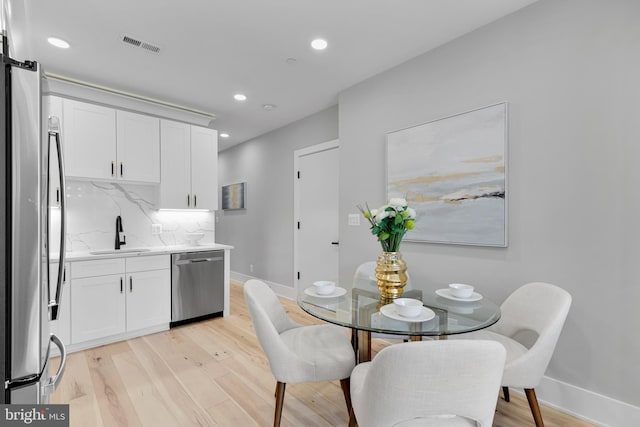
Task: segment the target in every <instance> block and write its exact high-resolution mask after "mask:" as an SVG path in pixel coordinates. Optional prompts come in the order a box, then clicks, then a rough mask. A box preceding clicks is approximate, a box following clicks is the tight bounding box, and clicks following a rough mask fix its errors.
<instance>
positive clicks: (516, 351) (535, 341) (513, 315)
mask: <svg viewBox="0 0 640 427" xmlns="http://www.w3.org/2000/svg"><path fill="white" fill-rule="evenodd" d="M570 306H571V295H570V294H569V293H568V292H567V291H565V290H564V289H562V288H559V287H558V286H555V285H552V284H549V283H543V282H533V283H528V284H526V285H524V286H522V287H520V288H518V289H516V290H515V291H514V292H513V293H512V294H511V295H509V297H507V299H506V300H505V301H504V302H503V303H502V305H501V306H500V310H501V311H502V317H500V320H499V321H498V322H497V323H496V324H495V325H493V326H491V327H489V328H487V329H485V330H482V331H477V332H472V333H470V334H463V335H459V336H457V337H456V338H458V339H460V338H462V339H469V338H472V339H480V340H493V341H497V342H499V343H501V344H502V345H503V346H504V347H505V349H506V350H507V361H506V365H505V368H504V376H503V378H502V389H503V392H504V399H505V400H506V401H507V402H508V401H509V387H517V388H523V389H524V391H525V394H526V396H527V401H528V402H529V407H530V408H531V413H532V415H533V419H534V421H535V423H536V426H537V427H543V426H544V422H543V421H542V413H541V412H540V406H539V405H538V399H537V397H536V392H535V388H536V387H537V386H538V384H540V380H541V379H542V376H543V375H544V373H545V371H546V370H547V366H548V365H549V361H550V360H551V356H552V355H553V352H554V350H555V347H556V343H557V342H558V337H559V336H560V332H561V331H562V327H563V326H564V322H565V319H566V318H567V314H568V313H569V307H570Z"/></svg>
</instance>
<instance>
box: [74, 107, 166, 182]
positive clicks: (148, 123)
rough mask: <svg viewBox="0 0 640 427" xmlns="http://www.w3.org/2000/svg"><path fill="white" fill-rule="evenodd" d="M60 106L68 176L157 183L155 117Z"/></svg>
mask: <svg viewBox="0 0 640 427" xmlns="http://www.w3.org/2000/svg"><path fill="white" fill-rule="evenodd" d="M62 107H63V109H62V116H63V138H64V140H63V143H64V147H65V162H66V164H65V169H66V173H67V176H68V177H71V178H86V179H96V180H109V181H114V180H116V181H127V182H136V183H151V184H157V183H159V182H160V120H159V119H158V118H156V117H151V116H146V115H143V114H137V113H131V112H128V111H120V110H115V109H113V108H108V107H103V106H99V105H94V104H88V103H85V102H80V101H74V100H70V99H63V100H62Z"/></svg>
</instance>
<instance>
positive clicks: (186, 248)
mask: <svg viewBox="0 0 640 427" xmlns="http://www.w3.org/2000/svg"><path fill="white" fill-rule="evenodd" d="M131 249H144V252H126V251H130V250H131ZM147 249H148V250H147ZM230 249H233V246H229V245H222V244H219V243H201V244H199V245H187V244H182V245H174V246H155V247H145V248H142V247H140V248H127V247H123V248H122V250H123V252H117V251H114V252H112V253H106V254H99V255H94V254H92V253H91V252H94V251H75V252H67V253H66V255H65V258H66V261H86V260H94V259H105V258H123V257H137V256H149V255H162V254H174V253H180V252H202V251H212V250H213V251H215V250H230ZM96 251H98V250H96ZM51 261H52V262H56V261H57V257H55V258H54V257H52V258H51Z"/></svg>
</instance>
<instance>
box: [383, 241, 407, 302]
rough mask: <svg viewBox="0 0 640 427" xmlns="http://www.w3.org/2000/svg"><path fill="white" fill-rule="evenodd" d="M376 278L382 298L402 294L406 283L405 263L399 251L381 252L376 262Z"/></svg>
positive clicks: (391, 297) (390, 297) (392, 297)
mask: <svg viewBox="0 0 640 427" xmlns="http://www.w3.org/2000/svg"><path fill="white" fill-rule="evenodd" d="M376 279H377V280H378V290H379V291H380V296H381V297H382V298H383V299H387V300H389V299H394V298H398V297H400V296H402V293H403V292H404V286H405V285H406V284H407V264H406V263H405V262H404V260H403V259H402V254H401V253H400V252H382V254H381V255H380V256H379V257H378V262H377V264H376Z"/></svg>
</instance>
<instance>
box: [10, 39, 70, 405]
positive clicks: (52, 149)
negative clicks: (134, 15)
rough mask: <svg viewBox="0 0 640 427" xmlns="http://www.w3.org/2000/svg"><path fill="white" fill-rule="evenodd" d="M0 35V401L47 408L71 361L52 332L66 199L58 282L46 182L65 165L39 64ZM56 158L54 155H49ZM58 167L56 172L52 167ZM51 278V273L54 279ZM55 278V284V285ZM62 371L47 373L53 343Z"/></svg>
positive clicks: (60, 258)
mask: <svg viewBox="0 0 640 427" xmlns="http://www.w3.org/2000/svg"><path fill="white" fill-rule="evenodd" d="M7 47H8V43H7V40H6V37H4V36H2V53H1V54H0V56H1V58H2V62H1V63H2V72H0V80H1V81H0V91H1V93H0V109H1V111H0V138H1V141H0V226H1V230H0V233H1V234H0V239H1V245H0V280H2V283H1V286H0V317H1V318H0V378H2V379H3V380H4V381H3V384H4V393H2V398H1V400H0V403H21V404H24V403H27V404H31V403H33V404H38V403H48V401H49V400H48V399H49V395H50V394H51V393H52V392H53V390H55V387H56V386H57V384H58V382H59V381H60V379H61V378H62V374H63V372H64V367H65V362H66V352H65V348H64V345H63V343H62V342H61V341H60V340H59V339H58V338H57V337H56V336H55V335H52V334H50V326H49V322H50V321H51V320H55V319H57V316H58V309H59V305H58V303H59V301H60V297H61V292H62V271H63V267H64V251H65V245H64V239H65V217H66V215H65V213H66V204H65V197H64V195H62V196H61V197H60V199H61V200H60V209H61V215H60V217H61V220H60V221H56V224H55V225H56V227H57V226H59V227H60V228H61V230H60V240H61V243H60V248H59V253H56V254H51V256H52V257H53V258H56V259H57V261H58V262H59V270H58V274H57V276H58V277H50V275H49V268H48V266H49V260H50V254H49V241H48V240H49V232H50V231H53V230H50V227H51V224H50V218H49V212H50V204H49V177H50V176H53V177H55V179H60V180H61V183H60V190H61V191H64V188H65V186H64V173H63V171H64V162H63V159H62V149H61V148H62V147H61V138H60V129H59V122H58V120H57V118H54V117H51V118H50V117H49V116H48V112H47V111H46V110H47V109H46V103H44V102H43V91H44V90H46V80H45V79H44V78H43V73H42V70H41V67H40V64H38V63H36V62H31V61H18V60H15V59H12V58H10V57H9V56H8V54H7V52H9V51H8V48H7ZM52 153H53V155H52ZM52 165H54V167H55V169H57V170H51V171H50V170H49V169H50V167H52ZM51 276H54V275H51ZM50 281H52V283H51V285H50ZM53 282H55V283H53ZM54 345H55V346H57V347H58V348H59V352H60V367H59V369H58V370H57V372H56V373H55V374H54V375H51V374H50V372H49V370H50V366H49V361H50V355H51V351H52V348H53V346H54Z"/></svg>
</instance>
